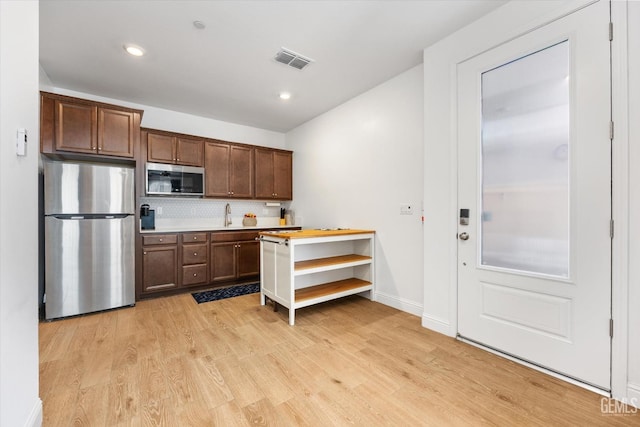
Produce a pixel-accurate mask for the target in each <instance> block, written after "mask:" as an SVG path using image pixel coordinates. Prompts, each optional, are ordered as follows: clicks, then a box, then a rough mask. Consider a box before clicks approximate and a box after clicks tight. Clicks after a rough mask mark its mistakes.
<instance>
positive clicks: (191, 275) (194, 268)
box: [182, 264, 208, 286]
mask: <svg viewBox="0 0 640 427" xmlns="http://www.w3.org/2000/svg"><path fill="white" fill-rule="evenodd" d="M207 282H208V280H207V265H206V264H196V265H186V266H184V267H182V285H183V286H189V285H197V284H200V283H207Z"/></svg>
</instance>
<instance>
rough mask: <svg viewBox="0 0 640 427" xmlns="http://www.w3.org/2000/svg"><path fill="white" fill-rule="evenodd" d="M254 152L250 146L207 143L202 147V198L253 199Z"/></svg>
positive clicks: (220, 142) (218, 142) (217, 142)
mask: <svg viewBox="0 0 640 427" xmlns="http://www.w3.org/2000/svg"><path fill="white" fill-rule="evenodd" d="M253 152H254V149H253V148H252V147H246V146H242V145H235V144H230V143H225V142H222V141H216V142H213V141H207V142H206V143H205V147H204V158H205V162H204V167H205V177H206V184H205V195H206V196H207V197H226V198H242V199H250V198H252V197H253Z"/></svg>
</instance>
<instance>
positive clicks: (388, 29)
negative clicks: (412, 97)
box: [40, 0, 506, 132]
mask: <svg viewBox="0 0 640 427" xmlns="http://www.w3.org/2000/svg"><path fill="white" fill-rule="evenodd" d="M504 3H506V1H505V0H470V1H465V0H444V1H435V0H424V1H417V0H414V1H403V0H395V1H394V0H386V1H385V0H380V1H345V0H343V1H331V0H321V1H293V0H290V1H270V0H262V1H261V0H253V1H203V0H200V1H168V0H164V1H158V0H155V1H153V0H146V1H122V0H121V1H106V0H100V1H97V0H95V1H77V0H71V1H59V0H42V1H40V63H41V65H42V68H43V69H44V71H45V72H46V73H47V75H48V76H49V78H50V79H51V82H52V83H53V85H54V86H55V87H59V88H66V89H71V90H75V91H80V92H86V93H91V94H95V95H100V96H104V97H109V98H115V99H120V100H124V101H130V102H135V103H139V104H145V105H150V106H155V107H160V108H167V109H170V110H174V111H181V112H185V113H190V114H194V115H198V116H204V117H210V118H214V119H218V120H223V121H228V122H233V123H240V124H245V125H249V126H255V127H259V128H264V129H270V130H274V131H280V132H285V131H288V130H290V129H292V128H294V127H296V126H298V125H300V124H302V123H304V122H306V121H307V120H310V119H312V118H313V117H315V116H317V115H319V114H322V113H324V112H325V111H328V110H330V109H331V108H333V107H335V106H337V105H339V104H341V103H343V102H344V101H346V100H348V99H350V98H353V97H354V96H357V95H358V94H360V93H363V92H365V91H366V90H368V89H370V88H372V87H374V86H376V85H378V84H380V83H382V82H384V81H386V80H388V79H389V78H391V77H393V76H396V75H398V74H399V73H401V72H403V71H405V70H408V69H409V68H412V67H414V66H416V65H418V64H420V63H421V62H422V50H423V49H424V48H425V47H427V46H429V45H431V44H433V43H434V42H436V41H438V40H440V39H442V38H444V37H445V36H447V35H448V34H451V33H452V32H454V31H456V30H457V29H459V28H461V27H463V26H465V25H466V24H468V23H470V22H472V21H474V20H476V19H478V18H479V17H480V16H482V15H484V14H486V13H488V12H490V11H491V10H493V9H495V8H496V7H499V6H501V5H502V4H504ZM196 20H199V21H202V22H204V23H205V24H206V28H205V29H204V30H199V29H196V28H195V27H194V25H193V21H196ZM125 43H134V44H137V45H139V46H141V47H143V48H144V49H145V51H146V55H145V56H143V57H141V58H135V57H131V56H129V55H128V54H126V53H125V51H124V49H123V47H122V46H123V44H125ZM281 47H286V48H288V49H290V50H293V51H295V52H298V53H300V54H302V55H305V56H307V57H310V58H312V59H313V60H314V61H315V62H313V63H312V64H310V65H309V66H307V67H306V68H305V69H304V70H302V71H300V70H296V69H294V68H291V67H288V66H286V65H283V64H280V63H278V62H276V61H275V60H274V59H273V57H274V56H275V54H276V52H277V51H278V50H279V49H280V48H281ZM281 91H288V92H290V93H291V94H292V97H291V99H290V100H288V101H282V100H280V99H279V97H278V94H279V92H281Z"/></svg>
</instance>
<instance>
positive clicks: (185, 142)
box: [176, 137, 204, 166]
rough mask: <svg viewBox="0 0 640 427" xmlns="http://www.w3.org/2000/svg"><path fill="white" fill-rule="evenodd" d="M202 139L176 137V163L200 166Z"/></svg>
mask: <svg viewBox="0 0 640 427" xmlns="http://www.w3.org/2000/svg"><path fill="white" fill-rule="evenodd" d="M203 146H204V141H203V140H201V139H189V138H180V137H177V138H176V163H177V164H179V165H185V166H202V163H203V157H204V147H203Z"/></svg>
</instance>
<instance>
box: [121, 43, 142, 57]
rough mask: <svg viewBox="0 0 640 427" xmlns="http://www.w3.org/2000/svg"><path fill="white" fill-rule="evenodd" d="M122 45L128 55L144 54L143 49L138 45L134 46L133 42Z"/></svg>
mask: <svg viewBox="0 0 640 427" xmlns="http://www.w3.org/2000/svg"><path fill="white" fill-rule="evenodd" d="M122 47H123V48H124V50H126V51H127V53H128V54H129V55H133V56H142V55H144V50H143V49H142V48H141V47H140V46H136V45H134V44H125V45H124V46H122Z"/></svg>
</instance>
